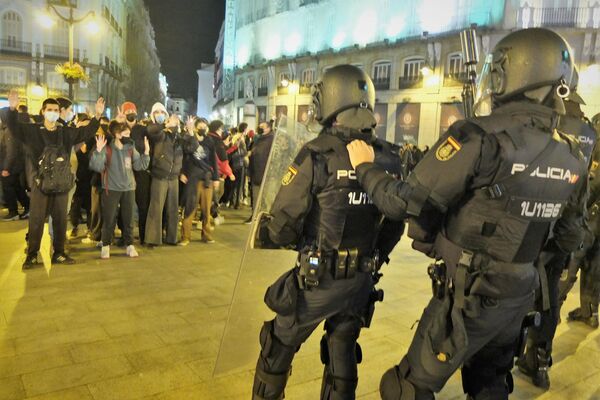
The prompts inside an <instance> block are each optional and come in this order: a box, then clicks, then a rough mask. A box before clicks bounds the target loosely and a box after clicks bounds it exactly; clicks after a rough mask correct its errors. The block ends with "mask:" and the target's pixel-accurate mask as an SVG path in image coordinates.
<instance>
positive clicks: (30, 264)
mask: <svg viewBox="0 0 600 400" xmlns="http://www.w3.org/2000/svg"><path fill="white" fill-rule="evenodd" d="M39 265H41V264H40V263H39V262H38V259H37V255H35V256H27V257H26V258H25V262H24V263H23V267H22V269H23V270H26V269H32V268H35V267H37V266H39Z"/></svg>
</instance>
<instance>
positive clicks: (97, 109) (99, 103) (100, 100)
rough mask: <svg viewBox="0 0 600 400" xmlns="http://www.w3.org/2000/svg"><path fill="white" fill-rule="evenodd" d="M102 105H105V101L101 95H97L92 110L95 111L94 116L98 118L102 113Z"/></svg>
mask: <svg viewBox="0 0 600 400" xmlns="http://www.w3.org/2000/svg"><path fill="white" fill-rule="evenodd" d="M104 107H106V102H105V101H104V98H103V97H99V98H98V101H96V106H95V109H94V111H95V112H96V118H98V119H100V117H101V116H102V114H103V113H104Z"/></svg>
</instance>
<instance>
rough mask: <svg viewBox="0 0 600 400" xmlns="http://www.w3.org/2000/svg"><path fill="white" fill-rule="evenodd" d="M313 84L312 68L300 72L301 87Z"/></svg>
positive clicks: (313, 71) (313, 74)
mask: <svg viewBox="0 0 600 400" xmlns="http://www.w3.org/2000/svg"><path fill="white" fill-rule="evenodd" d="M313 83H315V70H314V69H313V68H307V69H305V70H304V71H302V85H304V86H310V85H312V84H313Z"/></svg>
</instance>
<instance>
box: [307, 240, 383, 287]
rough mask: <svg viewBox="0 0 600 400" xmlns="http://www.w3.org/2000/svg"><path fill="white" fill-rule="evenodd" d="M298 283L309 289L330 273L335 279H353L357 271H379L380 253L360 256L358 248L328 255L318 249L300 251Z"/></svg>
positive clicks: (341, 250)
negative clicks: (306, 251)
mask: <svg viewBox="0 0 600 400" xmlns="http://www.w3.org/2000/svg"><path fill="white" fill-rule="evenodd" d="M298 267H299V272H298V281H299V282H298V283H299V285H300V288H302V289H307V288H311V287H315V286H319V280H320V279H321V278H323V276H324V275H325V274H330V275H331V277H332V278H333V279H334V280H339V279H352V278H354V277H355V276H356V273H357V272H369V273H375V272H377V268H378V267H379V254H378V251H375V253H374V255H373V256H359V255H358V249H340V250H337V251H334V252H332V253H328V254H326V255H324V254H321V253H320V252H318V251H311V252H308V253H300V255H299V257H298Z"/></svg>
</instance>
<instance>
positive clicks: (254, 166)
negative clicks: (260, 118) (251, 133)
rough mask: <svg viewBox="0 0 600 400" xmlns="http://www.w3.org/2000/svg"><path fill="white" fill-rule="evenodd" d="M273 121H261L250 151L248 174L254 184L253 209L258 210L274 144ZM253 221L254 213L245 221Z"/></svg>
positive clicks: (247, 222)
mask: <svg viewBox="0 0 600 400" xmlns="http://www.w3.org/2000/svg"><path fill="white" fill-rule="evenodd" d="M272 130H273V121H269V122H261V123H260V124H259V125H258V129H257V133H258V135H259V137H258V138H254V143H253V145H252V150H251V151H250V164H249V167H248V176H249V177H250V182H251V186H252V211H253V213H254V212H256V207H257V204H258V193H259V191H260V185H261V184H262V180H263V176H264V174H265V170H266V168H267V161H268V160H269V154H270V153H271V146H272V145H273V133H272ZM251 222H252V215H251V216H250V218H248V219H247V220H246V221H245V223H246V224H249V223H251Z"/></svg>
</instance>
